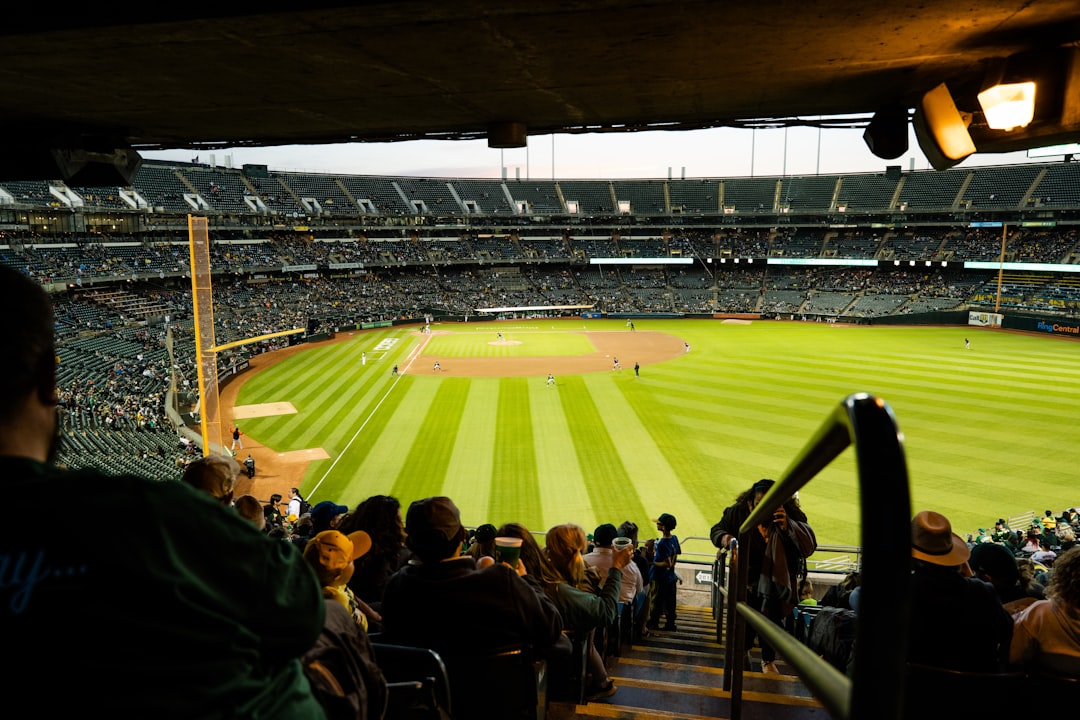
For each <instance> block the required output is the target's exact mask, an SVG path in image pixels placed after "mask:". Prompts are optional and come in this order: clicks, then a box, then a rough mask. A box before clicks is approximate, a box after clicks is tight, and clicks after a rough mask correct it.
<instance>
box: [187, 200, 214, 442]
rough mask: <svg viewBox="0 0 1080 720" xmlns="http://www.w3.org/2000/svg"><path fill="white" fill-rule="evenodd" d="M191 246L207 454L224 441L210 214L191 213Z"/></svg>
mask: <svg viewBox="0 0 1080 720" xmlns="http://www.w3.org/2000/svg"><path fill="white" fill-rule="evenodd" d="M188 240H189V245H190V248H191V305H192V308H193V311H194V314H195V365H196V367H197V368H198V372H199V425H200V429H201V430H202V441H203V442H202V445H203V455H204V456H205V455H209V454H211V452H212V451H213V447H214V446H215V445H216V446H218V447H222V442H221V412H220V408H219V406H218V374H217V343H216V341H215V340H214V292H213V287H212V285H211V282H210V229H209V225H208V223H207V220H206V218H200V217H194V216H192V215H188Z"/></svg>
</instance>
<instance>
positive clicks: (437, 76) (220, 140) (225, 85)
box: [0, 0, 1080, 149]
mask: <svg viewBox="0 0 1080 720" xmlns="http://www.w3.org/2000/svg"><path fill="white" fill-rule="evenodd" d="M106 5H108V4H106V3H84V4H81V5H77V6H75V7H71V6H68V7H65V8H61V7H60V6H58V5H56V4H53V3H36V4H34V3H24V4H23V6H22V7H20V8H18V9H13V10H12V11H11V13H10V14H8V13H6V17H5V21H4V22H3V23H2V24H0V128H3V133H4V136H5V138H6V139H5V140H0V143H6V144H7V145H8V146H9V147H10V146H11V145H13V144H14V145H16V146H32V145H35V144H42V145H50V144H51V145H54V146H55V145H57V144H58V143H59V144H63V143H65V142H66V143H67V144H68V145H69V146H70V145H73V144H80V143H82V144H84V145H86V146H88V147H89V146H93V145H95V144H97V145H100V146H102V147H119V146H122V145H124V144H126V145H130V146H132V147H135V148H137V149H142V148H145V149H150V148H154V149H157V148H214V147H233V146H265V145H279V144H295V143H301V144H303V143H327V142H343V141H386V140H408V139H414V138H420V137H434V138H447V139H457V138H472V137H484V136H485V135H486V133H487V131H488V127H489V124H491V123H499V122H506V121H514V122H521V123H524V124H525V125H526V127H527V131H528V133H530V134H546V133H550V132H596V131H617V130H623V131H632V130H638V129H645V128H649V127H667V128H672V129H679V128H691V127H710V126H718V125H739V124H745V122H746V121H752V120H761V119H764V120H771V119H780V120H781V121H783V119H784V118H788V117H791V116H796V115H800V116H818V115H826V116H829V115H841V114H860V115H863V116H864V117H863V118H862V119H863V120H865V115H868V114H870V113H873V112H874V111H875V110H876V109H878V108H879V107H881V106H883V105H885V104H889V103H901V104H902V105H903V106H904V107H909V108H910V107H913V106H914V104H915V102H916V101H917V99H918V98H919V97H920V96H921V94H922V93H923V92H925V91H926V90H927V89H928V88H930V87H933V86H934V85H936V84H937V83H940V82H942V81H945V80H952V79H956V78H966V79H967V81H969V82H970V81H971V78H974V77H976V76H978V77H981V73H982V65H983V62H984V60H986V59H987V58H993V57H1005V56H1007V55H1010V54H1012V53H1014V52H1017V51H1020V50H1026V49H1032V48H1038V47H1045V46H1057V45H1062V44H1066V43H1073V42H1076V41H1078V40H1080V6H1078V3H1077V2H1076V0H950V1H948V2H937V1H932V0H922V1H921V2H920V1H919V0H903V1H900V0H876V2H867V1H866V0H821V1H820V2H815V1H814V0H802V1H801V2H795V1H787V0H785V1H779V0H755V1H754V2H747V1H745V0H728V1H726V2H724V1H720V0H715V1H712V2H704V1H694V0H684V1H679V0H563V1H562V2H558V1H548V0H530V1H529V2H520V3H515V2H507V1H506V0H501V1H498V2H495V1H493V0H457V1H456V2H434V1H431V0H416V1H414V2H410V1H407V0H406V1H399V2H378V1H376V2H352V3H345V2H329V1H326V0H311V1H310V2H308V3H307V4H306V5H305V6H304V8H303V9H301V10H295V11H291V12H273V11H272V8H273V7H275V4H273V3H270V4H267V3H258V2H248V3H243V4H241V3H235V2H219V3H216V4H212V5H210V4H205V5H204V4H199V3H195V4H191V3H186V4H185V3H176V4H174V3H162V4H158V5H156V6H155V5H154V4H146V5H133V6H129V7H125V8H122V9H118V8H109V7H106ZM58 138H63V139H59V140H58Z"/></svg>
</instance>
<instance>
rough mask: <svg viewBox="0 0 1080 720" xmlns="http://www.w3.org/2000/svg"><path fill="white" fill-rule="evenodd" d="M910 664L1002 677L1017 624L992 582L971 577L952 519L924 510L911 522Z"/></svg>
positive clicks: (968, 552) (965, 551) (966, 552)
mask: <svg viewBox="0 0 1080 720" xmlns="http://www.w3.org/2000/svg"><path fill="white" fill-rule="evenodd" d="M911 557H912V562H911V565H912V571H911V615H910V621H909V622H910V624H909V627H908V638H909V641H908V642H909V647H908V660H909V661H910V662H914V663H919V664H922V665H929V666H931V667H937V668H944V669H947V670H960V671H965V672H1001V671H1002V670H1004V669H1005V667H1006V664H1007V661H1008V652H1009V641H1010V640H1011V638H1012V629H1013V621H1012V618H1011V617H1010V616H1009V614H1008V613H1007V612H1005V609H1004V608H1002V607H1001V602H1000V601H999V600H998V597H997V593H996V592H995V591H994V588H993V586H992V585H990V583H987V582H984V581H982V580H978V579H976V578H974V577H972V573H971V568H970V567H969V566H968V559H969V558H970V557H971V549H970V548H969V547H968V545H967V543H966V542H964V540H963V538H961V537H960V536H959V535H957V534H956V533H954V532H953V529H952V524H951V523H950V522H949V520H948V518H946V517H945V516H944V515H942V514H941V513H938V512H934V511H933V510H923V511H922V512H920V513H918V514H916V515H915V517H914V518H913V519H912V521H911Z"/></svg>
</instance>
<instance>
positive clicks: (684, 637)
mask: <svg viewBox="0 0 1080 720" xmlns="http://www.w3.org/2000/svg"><path fill="white" fill-rule="evenodd" d="M752 656H753V665H752V667H754V668H758V669H760V659H759V657H758V656H757V651H756V650H755V651H754V652H753V653H752ZM779 664H780V667H781V670H784V669H786V668H785V667H784V666H783V664H782V663H779ZM723 665H724V646H723V645H721V644H718V643H717V642H716V624H715V622H714V621H713V619H712V612H711V610H710V609H709V608H701V607H686V608H683V607H680V608H679V611H678V629H677V630H674V631H664V630H660V631H655V632H651V633H650V634H649V636H648V637H646V638H643V639H642V640H640V641H638V642H635V643H633V644H632V645H630V646H629V647H627V646H624V647H623V648H622V653H621V655H620V657H618V658H612V659H611V662H610V675H611V677H612V678H613V679H614V680H615V685H616V687H617V688H618V690H617V691H616V693H615V694H614V695H612V696H611V697H608V698H604V699H602V700H598V701H595V702H589V703H584V704H582V705H573V704H562V703H556V704H553V705H552V707H551V708H549V711H548V720H571V719H572V718H618V719H621V720H647V719H650V718H656V719H657V720H665V719H667V718H681V719H684V720H704V719H705V718H710V719H715V718H730V717H731V693H730V692H727V691H724V690H723V686H724V670H723ZM742 698H743V706H742V718H744V719H745V720H826V719H827V718H828V717H829V715H828V713H827V712H826V711H825V709H824V708H823V707H822V706H821V704H820V703H819V702H818V701H817V700H816V699H814V697H813V696H812V695H811V693H810V692H809V690H808V689H807V688H806V687H805V686H804V685H803V684H802V683H801V682H800V681H799V680H798V678H797V677H795V676H794V675H779V676H777V675H763V674H762V673H760V672H756V671H750V672H744V674H743V693H742Z"/></svg>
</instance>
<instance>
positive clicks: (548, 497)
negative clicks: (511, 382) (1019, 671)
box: [526, 379, 594, 531]
mask: <svg viewBox="0 0 1080 720" xmlns="http://www.w3.org/2000/svg"><path fill="white" fill-rule="evenodd" d="M568 387H569V386H568V385H567V383H565V382H564V381H563V380H562V379H556V381H555V385H551V386H549V385H548V384H547V382H546V381H544V382H540V381H535V382H532V383H530V384H529V410H530V412H531V413H532V426H533V437H534V438H535V439H536V440H535V449H536V472H537V475H538V477H540V478H542V481H541V482H540V484H539V485H540V507H539V510H540V512H541V519H540V521H539V524H538V525H537V526H536V527H531V526H526V527H528V528H529V529H530V530H539V531H546V530H548V529H549V528H551V527H554V526H555V525H559V524H561V523H565V522H569V521H570V519H571V518H573V519H574V521H575V522H586V520H584V519H583V518H593V517H594V515H593V512H592V505H591V502H590V500H589V493H588V490H587V489H586V484H585V476H584V475H583V474H582V471H581V466H580V465H579V464H578V460H577V455H576V454H575V453H573V452H570V451H569V449H570V448H572V447H573V446H574V439H573V435H572V432H571V429H570V423H569V420H568V419H567V417H566V415H565V414H564V413H563V406H562V399H561V395H562V393H563V392H569V389H568Z"/></svg>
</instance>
